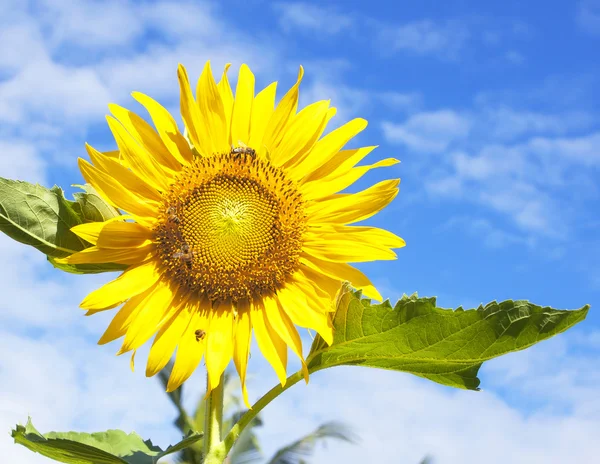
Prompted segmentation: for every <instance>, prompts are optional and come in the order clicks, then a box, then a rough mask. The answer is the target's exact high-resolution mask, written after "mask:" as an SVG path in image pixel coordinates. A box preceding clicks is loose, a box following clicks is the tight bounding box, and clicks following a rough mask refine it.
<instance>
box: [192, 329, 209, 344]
mask: <svg viewBox="0 0 600 464" xmlns="http://www.w3.org/2000/svg"><path fill="white" fill-rule="evenodd" d="M194 334H195V335H196V341H197V342H199V341H200V340H204V337H206V332H205V331H204V330H202V329H198V330H196V332H194Z"/></svg>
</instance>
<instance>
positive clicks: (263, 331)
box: [250, 302, 287, 386]
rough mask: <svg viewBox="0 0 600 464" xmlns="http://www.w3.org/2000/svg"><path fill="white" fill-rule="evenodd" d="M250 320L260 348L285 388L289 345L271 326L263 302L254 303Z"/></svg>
mask: <svg viewBox="0 0 600 464" xmlns="http://www.w3.org/2000/svg"><path fill="white" fill-rule="evenodd" d="M250 319H251V321H252V327H253V328H254V335H255V336H256V343H257V344H258V348H259V349H260V351H261V352H262V354H263V356H264V357H265V358H266V360H267V361H269V363H270V364H271V366H272V367H273V369H274V370H275V373H276V374H277V377H278V378H279V381H280V382H281V386H284V385H285V382H286V380H287V373H286V366H287V345H286V344H285V342H284V341H283V340H282V339H281V337H280V336H279V335H277V333H275V331H274V330H273V328H272V327H271V325H270V324H269V321H268V319H267V317H266V314H265V308H264V305H263V304H262V302H258V303H252V305H251V311H250Z"/></svg>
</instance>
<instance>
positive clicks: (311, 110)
mask: <svg viewBox="0 0 600 464" xmlns="http://www.w3.org/2000/svg"><path fill="white" fill-rule="evenodd" d="M328 111H329V100H323V101H318V102H315V103H312V104H310V105H308V106H307V107H306V108H304V109H302V110H301V111H300V112H299V113H298V114H296V115H295V116H293V117H292V119H291V121H290V124H289V127H288V128H286V130H285V134H284V135H283V138H282V140H281V142H280V143H279V145H277V146H275V147H273V146H271V147H270V150H271V159H272V161H273V164H275V165H276V166H282V165H284V164H286V163H287V162H288V161H290V160H291V159H293V158H294V157H295V156H297V155H298V156H300V155H301V154H303V153H305V152H306V151H308V150H310V148H312V146H313V145H314V144H315V143H316V141H317V139H318V138H319V137H320V135H321V133H320V131H321V128H324V124H323V121H324V120H325V119H326V116H327V113H328ZM321 132H322V131H321Z"/></svg>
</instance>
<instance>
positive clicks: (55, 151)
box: [0, 0, 600, 463]
mask: <svg viewBox="0 0 600 464" xmlns="http://www.w3.org/2000/svg"><path fill="white" fill-rule="evenodd" d="M0 43H2V44H3V47H2V48H1V49H0V176H2V177H9V178H19V179H23V180H27V181H30V182H40V183H42V184H44V185H47V186H51V185H52V184H59V185H62V186H64V187H65V188H66V189H67V190H68V191H69V192H71V191H72V189H71V188H70V187H68V186H69V185H71V184H76V183H79V182H80V181H81V176H80V174H79V172H78V171H77V168H76V158H77V157H78V156H85V154H84V153H85V152H84V148H83V145H84V142H86V141H87V142H90V143H91V144H92V145H94V146H96V147H97V148H100V149H112V148H113V147H114V142H113V140H112V139H111V137H110V136H109V133H108V129H107V128H106V125H105V121H104V115H105V114H106V112H107V104H108V103H109V102H116V103H119V104H121V105H124V106H126V107H129V108H133V109H139V107H137V106H136V105H135V104H134V101H133V99H132V98H131V97H130V96H129V93H130V92H131V91H134V90H138V91H142V92H146V93H148V94H149V95H151V96H153V97H155V98H156V99H158V100H159V101H161V102H162V103H163V104H164V105H165V106H167V107H168V108H170V109H171V110H172V111H173V112H174V113H177V106H178V86H177V81H176V66H177V63H178V62H181V63H183V64H185V65H186V67H187V68H188V71H189V74H190V76H194V75H198V74H199V72H200V70H201V68H202V66H203V64H204V62H205V61H206V60H207V59H210V60H212V63H213V69H214V70H215V73H220V70H221V69H222V66H223V65H224V64H225V63H227V62H231V63H233V67H232V69H231V71H230V79H231V80H232V81H235V78H236V76H237V69H238V68H239V65H240V64H241V63H244V62H245V63H247V64H248V65H250V67H251V68H252V69H253V71H254V72H255V74H256V77H257V87H258V86H264V85H267V84H268V83H270V82H272V81H274V80H277V81H279V82H280V86H279V92H278V95H279V96H281V94H282V92H283V91H284V89H286V88H287V87H289V85H291V84H292V82H293V81H294V79H295V76H296V73H297V69H298V66H299V65H300V64H302V65H304V67H305V71H306V74H305V80H304V81H303V84H302V87H301V103H302V104H303V105H305V104H307V103H310V102H312V101H315V100H317V99H331V100H332V104H333V105H334V106H336V107H337V108H338V115H337V116H336V118H334V120H333V126H332V127H335V126H336V125H340V124H342V123H344V122H345V121H347V120H349V119H351V118H354V117H364V118H366V119H368V120H369V126H368V128H367V129H366V130H365V131H364V132H363V133H362V134H361V135H360V136H359V138H358V139H356V140H355V141H353V142H352V144H353V145H354V146H359V145H371V144H376V145H379V148H378V149H377V150H376V151H375V152H373V154H372V155H371V160H377V159H383V158H386V157H389V156H394V157H396V158H398V159H400V160H401V161H402V162H401V164H399V165H397V166H394V167H393V168H389V169H387V170H385V172H383V171H382V170H378V172H373V173H371V174H369V175H368V176H367V178H366V179H364V181H362V183H361V185H367V184H369V183H373V182H374V181H376V180H379V179H383V178H388V177H401V178H402V183H401V191H400V195H399V196H398V197H397V198H396V200H395V201H394V203H393V204H392V205H391V206H390V207H388V208H387V209H386V210H385V211H384V212H383V213H382V214H380V215H378V217H377V218H376V219H374V220H373V221H372V222H371V223H372V224H376V225H381V226H385V227H386V228H389V229H391V230H393V231H394V232H396V233H397V234H399V235H400V236H402V237H403V238H405V240H406V242H407V246H406V247H405V248H403V249H401V250H399V252H398V260H397V261H393V262H386V263H373V264H368V265H363V266H361V268H362V269H364V270H365V271H366V272H368V273H369V275H370V276H372V278H373V280H374V281H375V282H376V284H377V285H378V286H379V288H380V290H381V293H382V294H383V295H384V296H386V297H389V298H390V299H392V300H394V299H396V298H397V297H398V296H400V295H401V294H402V293H412V292H414V291H418V292H419V293H420V294H422V295H437V296H438V298H439V299H438V301H439V304H440V305H441V306H444V307H456V306H458V305H463V306H465V307H473V306H476V305H478V304H479V303H486V302H488V301H490V300H493V299H499V300H500V299H508V298H513V299H530V300H532V301H534V302H535V303H537V304H542V305H552V306H554V307H558V308H575V307H579V306H582V305H583V304H586V303H589V304H591V305H592V310H591V312H590V314H589V316H588V319H587V320H586V321H585V322H584V323H583V324H581V325H580V326H579V327H577V328H576V329H574V330H573V331H572V332H570V333H569V334H566V335H565V336H562V337H559V338H556V339H553V340H552V341H549V342H546V343H543V344H541V345H540V346H539V347H536V348H535V349H532V350H530V351H528V352H523V353H519V354H515V355H511V356H507V357H505V358H503V359H499V360H497V361H494V362H491V363H489V365H487V366H485V367H484V369H483V370H482V373H481V374H482V375H481V378H482V386H483V388H484V391H482V392H480V393H473V392H459V391H453V390H449V389H447V388H444V387H441V386H437V385H433V384H428V383H426V382H424V381H422V380H420V379H416V378H412V377H410V376H408V375H405V374H399V373H393V372H378V371H363V370H360V369H358V368H348V369H340V370H330V371H326V372H323V373H319V374H317V375H315V376H313V379H312V380H311V384H310V385H309V387H308V388H305V387H302V386H296V387H294V389H292V390H291V391H289V392H288V393H287V394H286V396H284V397H282V398H280V399H279V400H278V402H277V403H275V405H273V407H272V408H271V410H270V411H268V412H267V413H266V416H265V419H266V423H267V424H271V427H269V426H267V427H265V429H264V430H263V432H262V434H263V438H264V441H265V451H266V452H267V453H268V452H269V451H270V450H273V449H275V447H276V446H277V445H278V444H280V443H283V442H285V441H289V440H290V439H292V438H294V437H296V436H298V435H300V434H302V433H305V432H307V431H308V430H310V429H311V428H312V427H315V426H316V425H317V424H318V423H319V422H322V421H324V420H329V419H341V420H345V421H347V422H349V423H351V424H352V425H353V426H354V427H355V428H356V429H357V431H358V432H359V433H361V435H363V443H362V444H361V445H360V446H358V447H349V446H346V445H330V446H329V447H328V448H327V449H326V450H320V451H319V453H318V454H317V456H316V458H315V462H332V460H334V459H335V460H340V461H339V462H342V461H341V460H342V459H344V460H345V461H343V462H364V460H365V459H367V458H370V459H376V460H377V462H398V459H400V458H401V459H404V461H402V462H417V461H418V459H419V458H420V457H422V456H423V455H424V454H425V453H431V454H432V455H433V456H434V457H435V458H436V459H437V462H440V463H445V462H457V461H460V462H467V463H468V462H473V463H475V462H486V463H487V462H490V463H495V462H498V463H500V462H506V461H507V460H508V459H511V460H513V461H514V460H515V456H519V458H518V459H520V460H519V461H518V462H528V463H536V462H540V463H541V462H544V463H548V462H556V463H559V462H567V461H571V460H572V461H576V459H580V460H586V459H587V460H589V459H590V458H591V457H592V456H596V455H597V454H598V453H599V452H600V447H599V445H598V444H595V443H594V441H597V440H596V437H597V435H598V432H600V400H598V399H597V398H600V387H598V385H600V382H599V380H600V369H599V368H598V362H597V359H598V354H599V353H600V316H598V313H597V310H596V308H597V307H600V298H599V295H600V270H599V269H598V267H597V262H598V261H599V260H600V238H599V236H598V234H597V232H596V231H597V230H598V227H599V226H600V218H599V217H598V212H597V210H598V208H597V206H595V205H596V204H598V200H599V195H600V191H599V188H598V183H599V182H598V181H599V180H600V119H599V114H598V109H597V108H598V107H600V105H599V103H600V98H599V97H600V95H599V93H600V90H599V89H600V85H599V84H600V82H599V81H600V62H599V60H598V58H599V54H598V51H597V50H598V49H600V3H599V2H598V1H596V0H581V1H553V2H540V1H531V2H516V1H507V2H501V3H499V2H476V1H460V2H444V3H440V2H433V1H423V2H418V3H417V2H411V3H410V4H409V3H408V2H403V4H402V6H401V7H400V6H398V4H397V2H387V1H373V2H362V1H344V2H342V1H338V2H327V4H326V6H325V5H323V4H322V3H321V2H306V3H298V2H265V1H258V0H249V1H241V0H234V1H224V2H174V1H173V2H171V1H159V2H133V1H131V0H130V1H107V2H102V3H99V2H91V1H90V2H81V1H69V0H53V1H49V0H48V1H35V2H16V1H12V0H3V1H2V3H0ZM0 259H1V260H2V262H4V263H10V264H5V266H3V267H2V268H1V269H0V292H1V293H2V295H4V297H3V301H2V302H0V347H2V349H1V350H0V353H3V354H1V355H0V385H2V386H3V387H2V394H1V395H0V428H2V429H3V430H8V429H9V427H10V426H12V425H13V424H14V423H16V422H18V421H23V420H25V418H26V415H27V414H28V413H30V414H31V415H32V416H33V417H34V419H35V420H36V422H37V423H38V424H39V428H40V429H51V428H55V429H68V428H85V429H86V430H99V429H104V428H109V427H116V426H121V427H124V428H126V429H132V428H135V429H136V430H137V431H139V432H140V433H142V434H144V435H145V436H152V437H156V441H158V442H159V443H160V444H162V445H166V444H167V442H169V441H174V440H176V439H177V432H176V431H175V430H172V429H170V426H169V424H170V422H171V418H172V417H174V414H175V411H174V410H173V409H172V408H171V406H170V404H169V403H168V401H167V400H166V398H165V397H164V395H163V394H162V393H161V391H160V388H159V387H158V384H157V382H156V381H154V380H147V379H145V378H144V377H143V372H141V371H143V369H138V372H136V373H135V374H131V373H129V371H128V360H127V359H124V358H123V359H121V358H115V357H114V352H116V350H117V349H118V347H117V345H114V346H113V345H109V346H104V347H97V346H96V345H95V341H96V340H97V338H98V337H99V335H100V334H101V333H102V332H103V330H104V328H105V327H106V324H107V323H108V320H109V317H110V316H109V315H108V316H107V315H97V316H94V317H93V318H83V317H82V312H81V311H80V310H79V309H78V308H77V306H78V302H79V301H80V300H81V299H82V297H83V296H84V295H85V294H86V293H87V292H89V291H90V290H92V289H93V288H95V287H97V286H98V285H99V284H100V283H101V282H104V281H106V280H108V279H110V276H83V277H82V276H68V275H64V274H59V273H57V272H54V271H53V270H52V269H50V267H49V265H47V264H46V263H45V260H44V257H43V256H40V255H38V254H37V253H36V252H35V251H33V250H30V249H28V248H26V247H23V246H19V245H16V244H14V243H12V242H10V241H9V240H8V239H6V238H5V237H0ZM307 341H308V339H307ZM257 358H258V357H256V356H255V357H254V358H253V363H254V365H253V367H251V369H253V370H254V377H253V379H252V380H251V386H250V387H251V393H252V395H253V396H254V397H258V396H259V395H260V394H261V392H263V391H265V390H266V389H267V388H269V387H270V386H271V385H273V384H274V383H275V382H276V379H275V376H274V374H272V373H271V372H270V371H269V369H268V368H267V366H266V365H265V364H264V363H263V362H262V361H260V360H259V359H257ZM137 359H138V360H142V359H143V354H142V353H140V354H138V358H137ZM202 382H203V380H202V372H198V373H197V375H195V376H194V377H193V378H192V380H191V381H190V382H188V383H189V386H188V390H189V391H190V392H192V393H193V392H194V391H199V390H200V389H201V384H202ZM192 396H193V395H190V397H192ZM149 404H150V405H152V408H148V405H149ZM283 421H284V422H285V424H283V423H282V422H283ZM274 424H277V425H276V426H275V425H274ZM550 433H552V436H553V439H552V440H551V441H549V440H548V438H547V436H548V434H550ZM1 436H2V435H0V437H1ZM0 452H1V453H2V454H3V455H4V456H8V457H12V458H14V459H15V460H17V461H18V462H23V463H41V462H45V461H44V459H43V458H41V457H39V456H32V455H30V454H28V453H26V452H25V450H22V449H19V448H17V447H16V446H14V445H12V444H11V440H10V439H9V437H8V436H7V435H6V434H5V435H4V436H3V438H0ZM373 453H376V454H375V455H374V454H373Z"/></svg>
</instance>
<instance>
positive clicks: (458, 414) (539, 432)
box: [261, 339, 600, 464]
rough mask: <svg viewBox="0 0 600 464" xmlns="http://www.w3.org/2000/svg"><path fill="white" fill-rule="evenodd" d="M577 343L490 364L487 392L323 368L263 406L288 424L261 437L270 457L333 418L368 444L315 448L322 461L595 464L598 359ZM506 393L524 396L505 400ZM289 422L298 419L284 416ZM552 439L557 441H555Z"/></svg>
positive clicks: (599, 424)
mask: <svg viewBox="0 0 600 464" xmlns="http://www.w3.org/2000/svg"><path fill="white" fill-rule="evenodd" d="M578 343H579V342H576V341H575V340H571V339H569V341H568V342H566V343H564V340H563V341H561V340H560V339H556V340H552V341H550V342H544V343H542V344H541V345H540V346H539V347H536V348H535V349H533V350H529V351H527V352H523V353H517V354H514V355H512V356H509V357H507V358H502V359H500V360H497V361H496V360H494V361H492V362H490V363H489V364H488V365H485V366H484V369H483V371H482V378H483V385H482V386H483V391H481V392H469V391H467V392H465V391H457V390H452V389H449V388H444V387H440V386H436V385H433V384H431V383H428V382H426V381H423V380H419V379H416V378H414V377H411V376H410V375H408V374H399V373H396V372H385V371H378V370H370V371H369V372H368V375H365V372H363V371H361V368H354V367H348V368H335V369H332V370H328V371H323V372H319V373H317V374H315V375H313V376H312V377H311V381H310V384H309V385H308V386H307V387H304V386H297V387H294V388H293V389H291V390H289V391H288V392H286V394H285V395H284V396H282V397H281V398H280V399H278V407H277V408H271V409H266V410H265V415H264V419H265V424H272V423H277V424H281V426H279V427H277V428H268V429H265V430H264V431H262V432H261V436H262V438H263V439H264V443H265V448H266V449H265V453H266V454H267V455H268V454H269V452H272V451H273V450H274V449H275V448H276V447H277V445H278V444H282V443H286V442H288V441H290V440H291V439H292V438H293V436H294V433H297V432H296V431H297V430H298V429H299V428H304V429H305V430H310V428H311V427H314V426H316V424H318V423H319V422H320V421H323V420H325V419H326V418H332V419H336V420H342V421H345V422H347V423H349V424H350V425H351V426H353V427H354V428H355V430H356V431H357V432H358V434H359V435H360V436H361V442H360V443H359V445H357V446H348V445H344V444H337V443H332V444H331V445H329V446H328V447H327V449H320V450H318V452H317V455H316V456H315V458H314V459H313V461H314V462H315V463H327V462H367V461H374V462H382V463H384V462H385V463H387V462H390V463H392V462H415V463H416V462H419V461H420V460H421V459H422V458H423V457H424V456H425V455H431V456H432V457H433V458H434V459H435V461H436V462H457V461H460V462H465V463H480V462H485V463H490V464H501V463H505V462H508V461H511V460H513V461H514V459H515V456H518V457H519V458H518V460H519V462H520V461H521V460H523V461H526V462H528V463H532V464H538V463H539V464H542V463H544V464H546V463H555V464H559V463H560V464H562V463H564V462H571V461H572V460H574V459H579V460H583V461H585V460H586V459H593V457H594V456H595V454H596V453H597V452H600V445H597V444H596V440H594V436H595V434H596V433H597V432H598V431H600V420H599V419H598V411H599V409H598V408H599V406H600V402H599V401H598V400H597V392H598V387H597V385H598V384H597V378H598V375H600V371H599V370H598V369H595V368H592V369H591V371H590V370H589V369H590V366H592V365H594V363H593V359H594V358H593V356H594V354H590V355H588V356H586V357H580V356H579V355H577V354H576V352H577V347H576V344H578ZM584 343H585V342H584ZM591 348H592V345H591V344H590V345H588V344H587V343H586V349H591ZM593 353H596V352H595V351H594V352H593ZM503 388H509V389H510V391H518V392H519V396H518V397H515V396H511V398H510V399H509V400H505V399H502V397H501V396H500V395H499V394H498V391H499V390H502V389H503ZM309 395H310V398H312V401H307V398H309ZM523 403H526V404H528V405H529V406H528V407H523ZM299 405H302V406H299ZM290 417H294V418H295V419H294V421H289V420H286V418H290ZM459 422H460V426H458V425H457V424H458V423H459ZM292 423H293V425H292ZM490 424H493V426H491V425H490ZM549 435H551V436H555V437H556V436H558V437H560V439H557V440H550V441H549V440H548V436H549ZM473 437H476V439H475V440H474V438H473ZM523 437H527V438H526V439H523Z"/></svg>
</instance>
